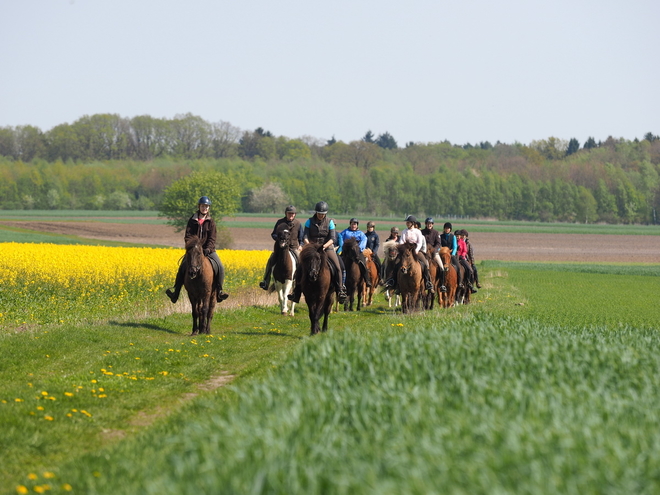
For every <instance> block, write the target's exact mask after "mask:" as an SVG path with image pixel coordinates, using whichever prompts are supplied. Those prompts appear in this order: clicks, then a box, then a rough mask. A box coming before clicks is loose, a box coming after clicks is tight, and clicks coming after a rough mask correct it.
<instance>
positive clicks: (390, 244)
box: [383, 239, 398, 256]
mask: <svg viewBox="0 0 660 495" xmlns="http://www.w3.org/2000/svg"><path fill="white" fill-rule="evenodd" d="M397 245H398V243H397V242H396V241H395V240H394V239H392V240H391V241H385V242H384V243H383V252H384V253H385V256H387V255H388V254H389V252H390V250H392V249H396V247H397Z"/></svg>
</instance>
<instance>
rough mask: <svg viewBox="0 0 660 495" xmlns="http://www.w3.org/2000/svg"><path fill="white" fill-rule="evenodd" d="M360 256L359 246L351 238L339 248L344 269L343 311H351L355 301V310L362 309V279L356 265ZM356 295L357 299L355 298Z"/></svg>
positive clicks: (358, 267)
mask: <svg viewBox="0 0 660 495" xmlns="http://www.w3.org/2000/svg"><path fill="white" fill-rule="evenodd" d="M359 255H360V245H359V244H358V242H357V241H356V240H355V239H353V238H351V239H347V240H346V242H344V245H343V246H342V248H341V257H342V259H343V260H344V267H345V268H346V295H347V296H348V297H347V298H346V302H345V303H344V311H353V304H354V303H355V300H356V299H357V310H358V311H360V309H362V294H363V293H364V287H365V285H364V278H363V277H362V272H361V271H360V266H359V265H358V261H359V260H358V256H359ZM356 293H357V297H356Z"/></svg>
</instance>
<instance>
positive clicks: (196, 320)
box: [183, 236, 216, 335]
mask: <svg viewBox="0 0 660 495" xmlns="http://www.w3.org/2000/svg"><path fill="white" fill-rule="evenodd" d="M184 262H185V263H186V276H185V278H184V281H183V285H184V287H185V288H186V291H187V292H188V298H189V299H190V305H191V306H192V318H193V327H192V333H191V335H197V334H198V333H205V334H208V333H211V321H212V320H213V311H215V304H216V287H215V284H214V283H213V267H212V266H211V262H210V261H209V259H208V258H207V257H206V256H204V250H203V249H202V244H201V242H200V240H199V237H197V236H194V237H191V238H190V239H189V240H188V242H186V255H185V258H184Z"/></svg>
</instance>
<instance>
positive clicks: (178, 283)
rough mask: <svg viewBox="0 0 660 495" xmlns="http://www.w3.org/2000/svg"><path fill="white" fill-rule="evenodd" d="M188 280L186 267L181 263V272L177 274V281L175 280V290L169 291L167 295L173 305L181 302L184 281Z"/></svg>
mask: <svg viewBox="0 0 660 495" xmlns="http://www.w3.org/2000/svg"><path fill="white" fill-rule="evenodd" d="M185 278H186V265H185V263H183V262H181V264H180V265H179V271H178V272H176V279H175V280H174V290H172V289H167V290H166V291H165V294H167V297H169V298H170V301H172V303H175V302H177V301H178V300H179V294H181V287H183V280H184V279H185Z"/></svg>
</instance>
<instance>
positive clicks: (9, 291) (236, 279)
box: [0, 243, 270, 327]
mask: <svg viewBox="0 0 660 495" xmlns="http://www.w3.org/2000/svg"><path fill="white" fill-rule="evenodd" d="M184 253H185V251H184V250H182V249H154V248H131V247H103V246H70V245H57V244H29V243H25V244H21V243H0V280H2V284H1V285H0V327H2V326H20V325H32V324H44V323H74V322H79V321H88V320H89V319H90V318H103V317H109V316H113V315H117V314H122V313H129V314H136V312H140V311H141V312H148V311H150V310H153V309H154V308H155V307H157V306H158V305H162V304H169V299H167V297H166V296H165V295H164V290H165V288H167V287H170V286H171V285H172V284H173V282H174V277H175V274H176V271H177V267H178V265H179V260H180V259H181V258H182V256H183V255H184ZM269 254H270V253H269V252H267V251H232V250H223V251H219V252H218V255H219V256H220V259H221V260H222V262H223V264H224V265H225V271H226V280H227V284H226V289H227V290H228V291H231V290H236V289H240V288H242V287H247V286H255V285H256V283H257V281H258V277H260V276H261V274H262V273H263V267H264V265H265V264H266V260H267V259H268V256H269Z"/></svg>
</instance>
